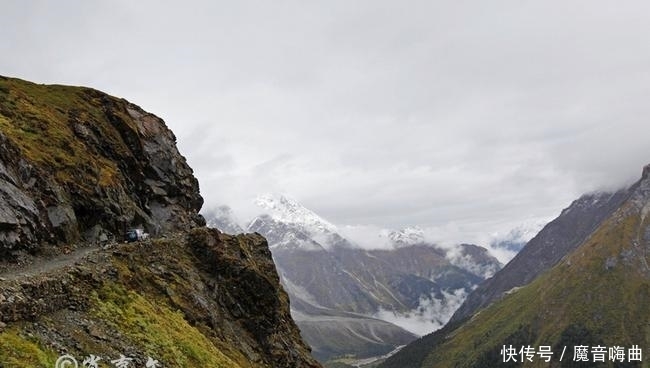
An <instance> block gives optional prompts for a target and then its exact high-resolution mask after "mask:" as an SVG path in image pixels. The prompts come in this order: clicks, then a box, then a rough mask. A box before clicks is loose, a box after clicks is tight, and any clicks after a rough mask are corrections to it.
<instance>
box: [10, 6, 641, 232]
mask: <svg viewBox="0 0 650 368" xmlns="http://www.w3.org/2000/svg"><path fill="white" fill-rule="evenodd" d="M649 10H650V4H648V3H646V2H643V1H629V2H625V3H620V4H619V3H617V4H616V6H614V5H612V3H611V2H609V1H603V0H590V1H586V0H584V1H574V2H561V1H545V2H532V1H514V0H507V1H501V2H498V3H495V2H490V3H486V2H480V1H435V2H430V1H415V2H409V3H403V2H401V3H400V2H391V1H359V2H349V1H329V2H321V3H313V2H307V3H306V2H302V1H280V2H263V1H238V2H221V1H216V2H215V1H194V2H186V3H183V5H182V6H181V5H179V3H177V4H173V3H162V2H158V1H137V2H133V1H126V0H124V1H95V2H90V3H89V2H84V1H59V2H56V3H55V2H47V1H21V2H9V3H7V4H4V5H3V12H2V14H0V22H2V24H3V29H4V31H3V35H2V36H0V53H2V55H4V57H3V58H2V60H0V74H5V75H11V76H18V77H22V78H25V79H29V80H34V81H38V82H43V83H66V84H75V85H89V86H93V87H95V88H98V89H102V90H104V91H107V92H109V93H112V94H115V95H118V96H121V97H125V98H127V99H129V100H132V101H134V102H136V103H138V104H140V105H141V106H142V107H144V108H145V109H148V110H150V111H152V112H154V113H156V114H158V115H160V116H161V117H163V118H164V119H165V120H166V121H167V123H168V125H169V126H170V127H171V128H172V129H173V130H174V131H175V133H176V135H177V137H178V141H179V146H180V148H181V151H182V152H183V153H184V154H185V155H186V156H187V157H188V159H189V161H190V164H191V165H192V166H193V167H194V168H195V171H196V174H197V176H198V177H199V179H200V182H201V187H202V192H203V195H204V196H205V198H206V201H207V205H208V206H211V205H217V204H222V203H225V204H229V205H231V206H232V207H233V208H234V209H235V211H239V212H241V213H242V215H241V216H242V217H243V216H246V214H249V213H252V212H253V211H254V210H253V209H252V208H251V206H250V201H251V199H252V198H253V197H254V196H255V195H257V194H258V193H262V192H272V191H280V192H286V193H289V194H290V195H291V196H293V197H294V198H296V199H298V200H300V201H302V202H304V203H305V204H306V205H307V206H308V207H310V208H311V209H313V210H314V211H316V212H317V213H321V214H323V215H324V217H326V218H328V219H330V220H331V221H333V222H335V223H338V224H366V225H377V226H391V227H399V226H403V225H407V224H418V225H421V226H442V227H445V226H451V227H454V228H456V227H458V228H461V229H465V228H471V229H472V231H485V232H486V233H489V232H493V231H497V230H499V231H502V230H503V229H501V228H500V227H501V226H505V225H504V224H508V226H510V225H511V224H513V223H516V222H517V221H518V220H519V219H521V220H522V221H523V220H526V219H530V218H546V217H549V216H553V215H555V214H557V213H559V210H560V209H561V208H562V207H564V206H566V205H567V204H568V203H569V202H570V201H571V200H572V199H573V198H574V197H576V196H578V195H579V194H581V193H582V192H586V191H591V190H596V189H603V188H613V187H616V186H620V185H623V184H625V183H629V182H630V181H631V180H633V179H634V178H635V177H636V176H638V174H639V173H640V169H641V166H642V165H643V164H645V163H647V162H648V161H650V156H649V155H648V147H650V128H648V126H650V125H649V124H648V123H647V116H650V104H648V103H647V96H648V95H650V93H649V92H650V91H649V89H650V83H649V82H650V66H649V65H650V46H648V45H650V11H649ZM450 224H451V225H450ZM481 229H485V230H481Z"/></svg>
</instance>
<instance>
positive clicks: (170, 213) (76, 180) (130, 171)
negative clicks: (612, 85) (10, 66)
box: [0, 77, 204, 256]
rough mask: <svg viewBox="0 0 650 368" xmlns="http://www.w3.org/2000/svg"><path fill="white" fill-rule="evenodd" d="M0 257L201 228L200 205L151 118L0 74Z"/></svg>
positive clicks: (120, 104) (165, 134)
mask: <svg viewBox="0 0 650 368" xmlns="http://www.w3.org/2000/svg"><path fill="white" fill-rule="evenodd" d="M0 198H1V199H2V200H1V201H0V254H4V255H5V256H6V255H7V254H9V253H10V252H13V251H16V250H29V251H31V252H35V251H37V250H38V248H39V247H40V246H41V245H42V244H43V243H51V244H62V243H71V242H77V241H82V240H90V241H94V240H99V239H108V238H112V237H113V238H121V236H122V235H123V232H124V230H125V229H126V228H127V227H132V226H142V227H144V228H146V230H147V231H149V232H150V233H152V234H154V235H155V234H159V233H163V232H167V231H171V230H180V229H189V228H191V227H195V226H198V225H202V224H203V223H204V222H203V219H202V218H201V217H200V216H199V215H198V211H199V210H200V208H201V205H202V203H203V199H202V197H201V196H200V194H199V187H198V181H197V180H196V179H195V178H194V176H193V175H192V169H191V168H190V167H189V166H188V165H187V163H186V161H185V158H184V157H183V156H182V155H181V154H180V153H179V152H178V150H177V148H176V138H175V137H174V134H173V133H172V132H171V131H170V130H169V129H168V128H167V127H166V125H165V123H164V122H163V121H162V120H161V119H160V118H158V117H156V116H154V115H152V114H150V113H147V112H145V111H143V110H142V109H140V108H139V107H138V106H136V105H134V104H132V103H129V102H127V101H126V100H123V99H118V98H115V97H111V96H108V95H106V94H104V93H102V92H99V91H96V90H93V89H89V88H78V87H65V86H44V85H36V84H33V83H29V82H25V81H22V80H18V79H11V78H5V77H0Z"/></svg>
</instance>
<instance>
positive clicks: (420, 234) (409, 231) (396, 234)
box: [382, 226, 424, 246]
mask: <svg viewBox="0 0 650 368" xmlns="http://www.w3.org/2000/svg"><path fill="white" fill-rule="evenodd" d="M384 234H385V236H386V237H388V239H389V240H390V241H391V242H392V243H393V244H395V245H397V246H405V245H415V244H420V243H424V230H422V229H421V228H420V227H419V226H409V227H405V228H404V229H401V230H393V231H386V232H385V233H384ZM384 234H382V235H384Z"/></svg>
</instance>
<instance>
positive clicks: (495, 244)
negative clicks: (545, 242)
mask: <svg viewBox="0 0 650 368" xmlns="http://www.w3.org/2000/svg"><path fill="white" fill-rule="evenodd" d="M547 223H548V221H547V220H545V219H542V220H539V219H536V220H531V221H527V222H524V223H522V224H520V225H518V226H516V227H514V228H513V229H511V230H510V231H508V232H507V233H503V234H499V233H495V234H493V235H492V241H491V243H490V247H492V248H502V249H506V250H509V251H512V252H515V253H517V252H519V251H520V250H521V249H522V248H523V247H524V246H525V245H526V243H528V241H529V240H530V239H532V238H533V237H534V236H535V235H537V233H539V232H540V230H542V228H543V227H544V226H545V225H546V224H547Z"/></svg>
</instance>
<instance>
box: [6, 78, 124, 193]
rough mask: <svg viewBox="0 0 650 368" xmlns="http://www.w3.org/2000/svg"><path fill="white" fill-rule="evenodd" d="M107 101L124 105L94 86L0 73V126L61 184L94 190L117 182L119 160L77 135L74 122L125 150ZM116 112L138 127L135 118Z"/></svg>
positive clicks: (10, 138) (27, 155)
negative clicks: (37, 81)
mask: <svg viewBox="0 0 650 368" xmlns="http://www.w3.org/2000/svg"><path fill="white" fill-rule="evenodd" d="M106 99H109V100H110V102H111V103H114V104H120V103H122V102H121V101H122V100H119V99H117V98H113V97H108V96H106V95H104V94H102V93H99V92H97V91H95V90H93V89H90V88H83V87H69V86H60V85H40V84H34V83H31V82H27V81H23V80H20V79H14V78H4V77H0V130H1V131H2V133H3V134H5V135H6V136H7V138H8V139H9V140H10V141H11V142H12V143H14V145H16V146H17V147H18V148H19V149H20V150H21V153H22V155H23V156H24V157H25V158H27V159H28V160H29V161H30V162H31V163H33V164H35V165H37V166H39V167H41V168H44V169H48V170H52V171H54V172H56V176H57V179H58V180H60V181H61V182H63V183H67V184H71V185H75V186H77V187H78V188H80V189H82V190H84V191H88V192H90V191H92V190H93V189H94V187H95V185H100V186H110V185H111V184H114V183H115V182H116V181H117V180H118V179H119V175H120V174H119V171H118V170H117V167H116V166H115V162H113V161H111V160H109V159H107V158H106V157H103V156H102V155H100V154H98V153H97V151H96V148H95V147H93V146H90V145H86V144H84V143H83V141H82V140H80V139H77V138H76V137H75V132H74V129H73V125H74V124H79V125H80V126H85V127H87V128H88V129H91V130H94V131H96V132H97V133H98V135H100V136H102V137H104V138H105V139H106V140H108V141H109V142H110V147H111V149H114V150H115V151H116V152H120V151H121V152H126V151H127V147H126V145H125V143H124V141H123V140H122V138H121V137H120V135H119V133H118V132H117V131H116V129H114V128H113V124H112V123H111V122H110V121H109V120H108V117H107V115H106V114H105V112H104V110H103V106H104V105H105V102H106V101H104V100H106ZM114 110H115V113H116V114H118V115H121V116H120V117H121V118H122V120H123V121H124V122H125V123H126V124H127V125H128V126H129V127H130V128H131V129H132V130H133V131H135V130H136V126H135V124H134V123H133V119H131V118H130V117H128V116H127V114H125V113H123V112H120V111H119V110H120V109H114ZM80 179H82V180H80Z"/></svg>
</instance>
